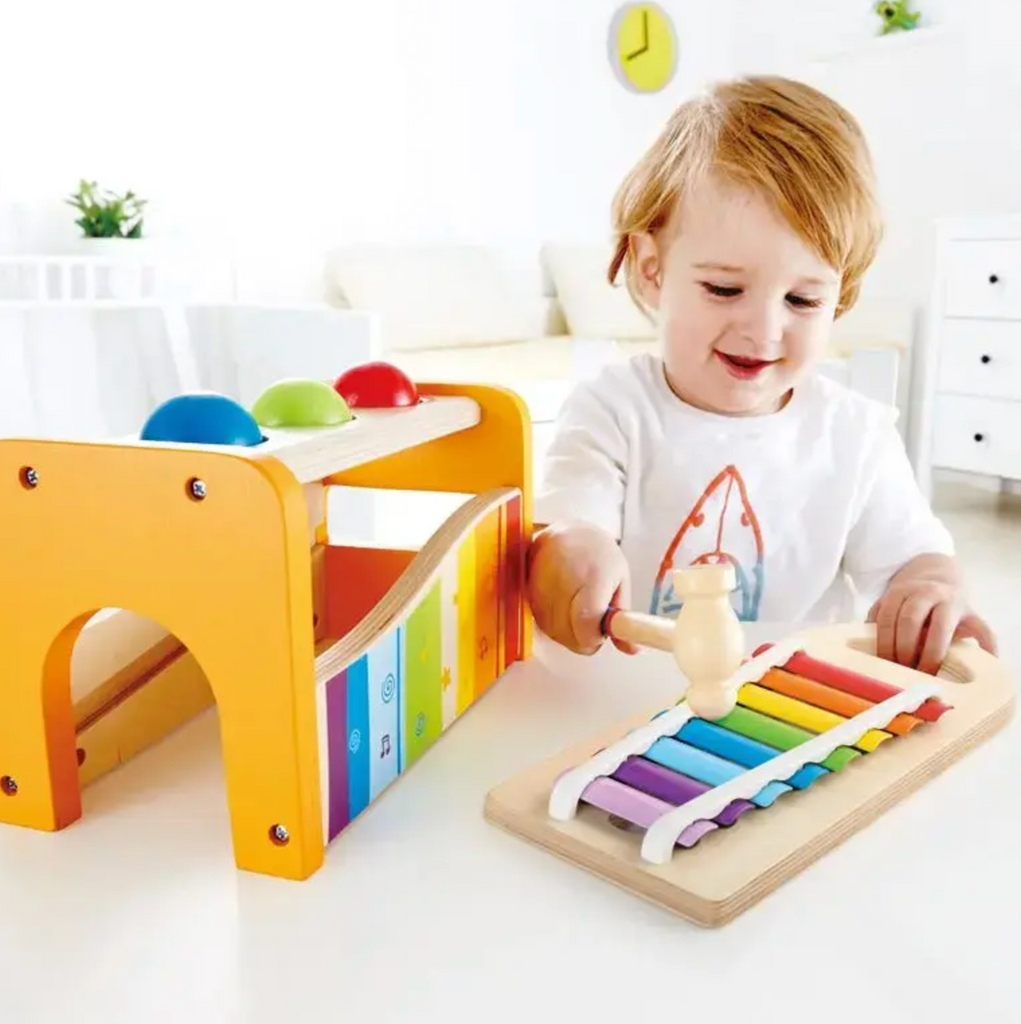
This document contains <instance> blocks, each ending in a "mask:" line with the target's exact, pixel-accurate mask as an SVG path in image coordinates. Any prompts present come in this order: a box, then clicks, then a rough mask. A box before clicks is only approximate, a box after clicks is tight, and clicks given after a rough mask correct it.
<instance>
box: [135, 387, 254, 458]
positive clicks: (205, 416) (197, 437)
mask: <svg viewBox="0 0 1021 1024" xmlns="http://www.w3.org/2000/svg"><path fill="white" fill-rule="evenodd" d="M140 437H141V439H142V440H143V441H170V442H174V443H176V444H228V445H241V446H243V447H252V446H254V445H257V444H262V442H263V441H264V440H265V437H263V434H262V431H261V430H260V429H259V424H258V423H256V421H255V417H254V416H253V415H252V414H251V413H250V412H249V411H248V410H247V409H246V408H245V407H244V406H243V405H240V404H238V403H237V402H235V401H234V399H233V398H228V397H227V396H226V395H218V394H215V393H213V392H197V393H195V394H187V395H177V396H176V397H174V398H170V399H168V400H167V401H165V402H164V403H163V404H162V405H160V406H157V407H156V408H155V409H154V410H153V412H152V414H151V415H150V416H149V418H148V419H147V420H146V422H145V426H144V427H143V428H142V433H141V435H140Z"/></svg>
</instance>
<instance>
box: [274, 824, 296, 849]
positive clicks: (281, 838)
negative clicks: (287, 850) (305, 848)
mask: <svg viewBox="0 0 1021 1024" xmlns="http://www.w3.org/2000/svg"><path fill="white" fill-rule="evenodd" d="M269 837H270V839H272V840H273V842H274V843H276V844H277V846H286V845H287V844H288V843H289V842H290V841H291V833H290V832H288V831H287V829H286V828H285V827H284V826H283V825H274V826H273V827H272V828H271V829H270V830H269Z"/></svg>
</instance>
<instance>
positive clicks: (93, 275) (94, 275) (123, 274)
mask: <svg viewBox="0 0 1021 1024" xmlns="http://www.w3.org/2000/svg"><path fill="white" fill-rule="evenodd" d="M78 245H79V252H80V253H81V254H82V255H84V256H85V257H87V259H88V261H89V265H88V266H86V267H85V275H86V281H85V283H84V285H83V287H84V288H85V289H88V290H87V291H85V294H87V295H88V296H89V297H90V298H95V299H106V300H115V301H120V302H130V301H131V300H132V299H143V298H145V297H146V296H147V294H148V291H149V289H148V288H147V286H146V271H147V269H148V266H147V263H146V258H147V256H148V254H149V246H148V245H147V244H146V241H145V239H141V238H79V240H78ZM90 279H91V283H92V287H91V289H89V284H88V282H89V280H90ZM79 291H80V286H77V285H76V286H75V292H76V293H79Z"/></svg>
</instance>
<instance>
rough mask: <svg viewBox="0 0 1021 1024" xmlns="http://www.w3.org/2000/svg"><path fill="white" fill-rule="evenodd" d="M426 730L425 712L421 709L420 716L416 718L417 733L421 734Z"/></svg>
mask: <svg viewBox="0 0 1021 1024" xmlns="http://www.w3.org/2000/svg"><path fill="white" fill-rule="evenodd" d="M424 732H425V714H424V713H423V712H421V711H419V713H418V717H417V718H416V719H415V735H416V736H421V735H422V733H424Z"/></svg>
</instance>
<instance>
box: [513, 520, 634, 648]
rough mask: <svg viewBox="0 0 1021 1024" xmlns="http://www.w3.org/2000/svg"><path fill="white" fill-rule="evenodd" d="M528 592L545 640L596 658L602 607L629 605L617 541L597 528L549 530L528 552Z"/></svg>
mask: <svg viewBox="0 0 1021 1024" xmlns="http://www.w3.org/2000/svg"><path fill="white" fill-rule="evenodd" d="M527 593H528V601H529V604H530V605H531V608H532V615H533V616H534V617H535V623H536V625H537V626H538V627H539V629H541V630H542V631H543V633H545V634H546V636H548V637H549V638H550V639H551V640H554V641H556V642H557V643H559V644H561V645H562V646H564V647H566V648H568V649H569V650H571V651H574V652H575V653H577V654H595V653H596V651H598V650H599V649H600V647H602V645H603V642H604V640H605V639H606V637H605V636H604V634H603V631H602V620H603V616H604V615H605V613H606V609H607V608H608V607H610V606H611V605H613V606H614V607H617V608H627V607H629V605H630V601H631V579H630V575H629V572H628V565H627V561H626V559H625V558H624V555H623V553H622V552H621V550H620V548H619V547H618V546H617V543H616V541H614V539H613V538H612V537H611V536H610V535H609V534H608V533H607V532H606V531H605V530H601V529H599V528H598V527H596V526H592V525H590V524H588V523H563V524H557V525H553V526H548V527H547V528H546V529H544V530H542V531H540V532H539V533H538V534H537V535H536V536H535V538H534V539H533V541H532V546H531V548H530V550H529V552H528V579H527ZM612 643H613V644H614V645H615V646H616V647H617V648H618V649H619V650H621V651H623V652H625V653H626V654H636V653H637V651H638V648H637V647H635V646H634V645H633V644H629V643H627V642H626V641H623V640H616V639H615V640H613V641H612Z"/></svg>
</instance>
